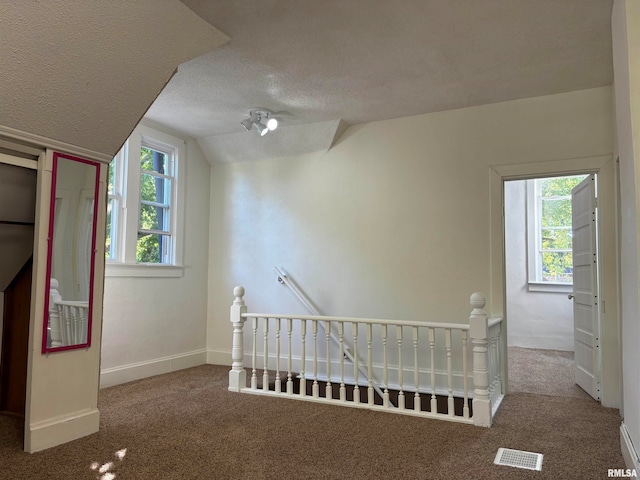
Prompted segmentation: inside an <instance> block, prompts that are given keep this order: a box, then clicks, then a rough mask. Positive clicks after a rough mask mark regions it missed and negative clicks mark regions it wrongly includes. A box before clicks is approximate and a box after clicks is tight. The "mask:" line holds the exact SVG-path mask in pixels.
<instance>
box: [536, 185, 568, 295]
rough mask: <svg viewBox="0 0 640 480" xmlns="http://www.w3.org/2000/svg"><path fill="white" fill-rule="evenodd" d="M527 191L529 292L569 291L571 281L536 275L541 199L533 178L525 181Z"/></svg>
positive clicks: (538, 257)
mask: <svg viewBox="0 0 640 480" xmlns="http://www.w3.org/2000/svg"><path fill="white" fill-rule="evenodd" d="M526 191H527V208H526V211H527V278H528V288H529V291H530V292H549V293H571V292H573V283H561V282H545V281H542V280H541V279H540V278H539V277H538V272H540V271H541V269H542V266H541V261H542V260H541V258H540V256H539V255H538V252H539V250H540V245H539V237H540V236H539V235H538V230H539V228H540V226H539V225H538V218H539V212H540V209H541V208H542V205H541V202H542V200H541V199H540V198H538V195H537V192H536V185H535V180H534V179H530V180H527V181H526ZM532 232H533V233H532Z"/></svg>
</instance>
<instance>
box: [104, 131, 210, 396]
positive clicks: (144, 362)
mask: <svg viewBox="0 0 640 480" xmlns="http://www.w3.org/2000/svg"><path fill="white" fill-rule="evenodd" d="M143 123H144V124H145V125H147V126H150V127H152V128H156V129H159V130H162V131H164V132H166V133H169V134H171V135H174V136H177V137H180V135H179V134H177V133H176V132H172V131H170V130H167V129H163V128H162V127H159V126H158V125H153V124H151V123H150V122H143ZM186 160H187V164H186V205H185V215H186V217H185V236H184V275H183V276H182V277H179V278H158V277H155V278H142V277H114V276H110V275H111V274H112V273H109V269H108V267H107V270H108V273H107V277H106V278H105V289H104V290H105V293H104V320H103V336H102V357H101V358H102V363H101V372H102V374H101V387H105V386H109V385H114V384H116V383H122V382H125V381H130V380H134V379H137V378H143V377H146V376H150V375H155V374H159V373H166V372H168V371H173V370H178V369H180V368H186V367H190V366H194V365H200V364H203V363H205V361H206V351H205V346H206V341H205V338H206V317H207V265H208V258H207V254H208V234H209V172H210V166H209V163H208V162H207V161H206V160H205V158H204V156H203V154H202V151H201V150H200V147H198V144H197V143H196V142H195V140H193V139H187V159H186Z"/></svg>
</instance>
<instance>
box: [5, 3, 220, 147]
mask: <svg viewBox="0 0 640 480" xmlns="http://www.w3.org/2000/svg"><path fill="white" fill-rule="evenodd" d="M0 11H1V12H2V14H1V15H0V52H1V54H0V125H2V126H4V127H10V128H13V129H17V130H20V131H23V132H29V133H33V134H37V135H41V136H44V137H48V138H52V139H54V140H59V141H62V142H66V143H69V144H72V145H76V146H80V147H84V148H88V149H90V150H93V151H96V152H99V153H103V154H105V155H114V154H115V153H116V152H117V151H118V149H119V148H120V146H121V145H122V143H123V142H124V141H125V140H126V138H127V137H128V136H129V133H131V131H132V130H133V128H134V127H135V126H136V124H137V123H138V122H139V120H140V118H141V117H142V116H143V115H144V112H145V111H146V110H147V108H148V107H149V105H151V103H152V102H153V100H154V99H155V97H156V96H157V95H158V93H159V92H160V91H161V90H162V88H163V87H164V85H165V83H166V82H167V81H168V80H169V79H170V78H171V76H172V74H173V72H174V71H175V69H176V68H177V67H178V65H180V64H181V63H184V62H186V61H188V60H191V59H192V58H195V57H197V56H198V55H201V54H203V53H205V52H208V51H210V50H212V49H214V48H216V47H218V46H219V45H221V44H223V43H224V42H226V41H227V40H228V37H227V36H226V35H225V34H224V33H222V32H220V31H219V30H217V29H216V28H214V27H213V26H212V25H211V24H209V23H207V22H205V21H204V20H202V19H201V18H199V17H198V16H197V15H196V14H195V13H194V12H193V11H191V10H190V9H188V8H187V7H186V6H185V5H184V4H182V3H180V2H179V1H178V0H163V1H158V0H134V1H115V0H106V1H87V0H64V1H61V0H50V1H49V0H48V1H42V2H32V1H11V0H0Z"/></svg>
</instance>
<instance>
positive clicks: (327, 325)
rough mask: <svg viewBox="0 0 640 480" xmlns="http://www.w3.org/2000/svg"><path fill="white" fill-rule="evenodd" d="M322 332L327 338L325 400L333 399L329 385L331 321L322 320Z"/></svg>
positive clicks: (331, 388)
mask: <svg viewBox="0 0 640 480" xmlns="http://www.w3.org/2000/svg"><path fill="white" fill-rule="evenodd" d="M324 333H325V336H326V340H327V386H326V388H325V392H324V396H325V398H326V399H327V400H332V399H333V387H331V355H330V352H331V322H330V321H325V322H324Z"/></svg>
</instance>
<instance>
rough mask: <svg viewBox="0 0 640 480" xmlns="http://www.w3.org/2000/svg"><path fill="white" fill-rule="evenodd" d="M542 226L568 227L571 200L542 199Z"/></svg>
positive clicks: (569, 223)
mask: <svg viewBox="0 0 640 480" xmlns="http://www.w3.org/2000/svg"><path fill="white" fill-rule="evenodd" d="M541 220H542V227H570V226H571V200H570V199H569V198H566V199H560V200H556V199H553V200H552V199H547V198H543V199H542V219H541Z"/></svg>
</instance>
